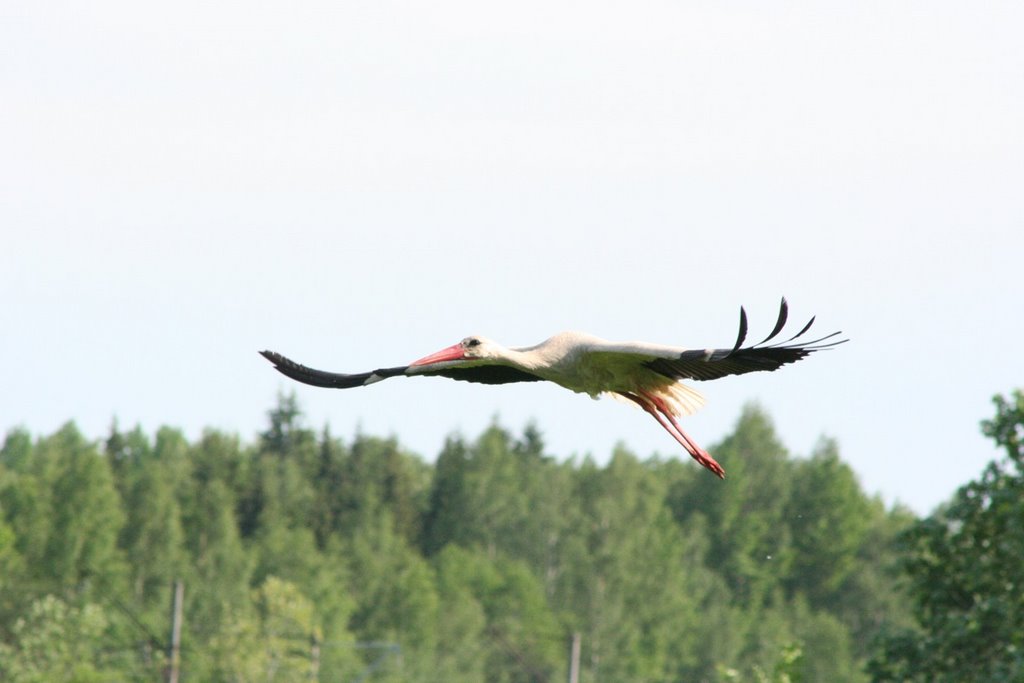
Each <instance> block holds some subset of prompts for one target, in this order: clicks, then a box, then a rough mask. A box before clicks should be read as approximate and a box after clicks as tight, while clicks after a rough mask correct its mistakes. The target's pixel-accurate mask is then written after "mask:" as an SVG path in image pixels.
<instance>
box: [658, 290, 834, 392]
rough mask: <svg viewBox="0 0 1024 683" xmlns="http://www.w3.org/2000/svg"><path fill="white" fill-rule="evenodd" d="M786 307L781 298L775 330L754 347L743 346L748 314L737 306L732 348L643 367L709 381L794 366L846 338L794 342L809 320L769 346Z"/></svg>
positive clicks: (680, 356)
mask: <svg viewBox="0 0 1024 683" xmlns="http://www.w3.org/2000/svg"><path fill="white" fill-rule="evenodd" d="M788 316H789V305H788V304H787V303H786V299H785V298H783V299H782V304H781V306H780V307H779V318H778V320H777V321H776V323H775V328H774V329H773V330H772V331H771V334H769V335H768V336H767V337H765V338H764V339H763V340H761V341H760V342H758V343H757V344H754V345H753V346H747V347H744V346H743V341H744V340H745V339H746V336H747V312H746V311H745V310H743V308H742V307H740V331H739V334H738V335H737V337H736V343H735V344H734V345H733V347H732V348H731V349H706V350H704V351H683V352H681V353H679V354H678V355H677V356H676V357H675V358H656V359H654V360H650V361H647V362H646V363H645V365H646V366H647V367H649V368H651V369H652V370H654V371H655V372H658V373H660V374H662V375H665V376H666V377H670V378H672V379H695V380H708V379H718V378H719V377H725V376H727V375H742V374H745V373H748V372H760V371H772V370H777V369H779V368H780V367H782V366H783V365H786V364H787V363H795V362H796V361H798V360H800V359H801V358H806V357H807V356H808V355H810V354H812V353H814V352H815V351H821V350H823V349H828V348H831V347H833V346H837V345H839V344H842V343H844V342H846V341H848V340H847V339H840V340H838V341H828V340H829V339H832V338H834V337H836V336H837V335H839V334H841V332H833V333H832V334H829V335H826V336H824V337H819V338H818V339H814V340H811V341H797V340H798V339H800V338H801V337H803V336H804V334H806V333H807V331H808V330H809V329H811V325H812V324H814V318H811V319H810V320H809V321H808V322H807V324H806V325H804V326H803V328H802V329H801V330H800V331H799V332H797V333H796V334H795V335H793V336H792V337H790V338H789V339H787V340H785V341H783V342H776V343H775V344H768V342H770V341H771V340H772V339H775V337H777V336H778V335H779V333H780V332H782V329H783V328H784V327H785V326H786V319H787V318H788Z"/></svg>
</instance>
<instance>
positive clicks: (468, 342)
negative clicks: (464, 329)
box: [466, 337, 480, 348]
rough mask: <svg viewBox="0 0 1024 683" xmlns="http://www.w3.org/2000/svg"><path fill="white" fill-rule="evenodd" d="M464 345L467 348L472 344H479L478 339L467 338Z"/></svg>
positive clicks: (472, 345)
mask: <svg viewBox="0 0 1024 683" xmlns="http://www.w3.org/2000/svg"><path fill="white" fill-rule="evenodd" d="M466 346H468V347H469V348H472V347H474V346H480V340H479V339H477V338H475V337H474V338H472V339H467V340H466Z"/></svg>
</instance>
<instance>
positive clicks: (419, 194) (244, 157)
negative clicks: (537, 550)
mask: <svg viewBox="0 0 1024 683" xmlns="http://www.w3.org/2000/svg"><path fill="white" fill-rule="evenodd" d="M1022 8H1024V5H1021V4H1020V3H1016V2H1007V3H985V4H984V5H982V4H968V3H962V2H936V1H935V0H929V1H927V2H924V1H922V2H888V1H887V2H860V3H821V2H806V3H802V2H786V3H745V2H649V3H644V2H641V3H622V2H587V3H565V2H557V1H556V2H552V1H551V0H545V1H544V2H518V3H502V4H494V3H480V2H461V3H460V2H454V3H453V2H434V3H411V2H406V3H398V2H390V3H389V2H381V1H375V2H365V1H363V2H336V1H332V2H305V3H290V2H289V3H283V2H264V3H251V2H247V3H209V2H191V1H188V0H178V1H176V2H174V3H161V4H155V3H139V2H88V3H80V2H46V3H36V2H20V1H16V2H7V3H4V4H3V6H2V8H0V102H2V104H0V231H2V240H0V313H2V319H0V320H2V323H0V359H2V366H0V367H2V370H0V387H2V389H0V429H8V428H11V427H14V426H16V425H22V426H24V427H26V428H28V429H29V430H31V431H32V432H33V433H35V434H37V435H43V434H49V433H51V432H52V431H54V430H55V429H57V428H58V427H59V426H60V425H61V424H63V423H64V422H66V421H67V420H70V419H74V420H75V421H76V422H77V424H78V425H79V427H80V428H81V430H82V431H83V432H84V433H85V434H86V435H87V436H89V437H90V438H100V437H102V436H103V435H104V434H105V433H106V432H107V430H108V428H109V425H110V423H111V420H112V419H113V418H115V417H116V419H117V420H118V422H119V423H120V425H121V426H122V427H123V428H130V427H132V426H134V425H135V424H141V425H142V427H143V428H144V429H145V430H147V431H152V430H154V429H155V428H156V427H158V426H159V425H161V424H170V425H173V426H178V427H182V428H183V429H184V430H185V431H186V433H187V434H188V435H189V436H190V437H196V436H198V435H199V434H200V433H201V430H202V429H203V427H205V426H210V427H215V428H220V429H226V430H230V431H236V432H238V433H239V434H241V435H242V437H243V438H246V439H249V438H251V437H252V436H254V435H255V434H256V433H257V432H258V431H259V430H261V429H262V428H263V427H264V425H265V422H266V411H267V410H268V409H270V408H271V407H272V406H273V404H274V401H275V396H276V394H277V392H279V391H282V390H284V391H291V390H295V391H296V393H297V395H298V397H299V400H300V403H301V405H302V406H303V408H304V409H305V411H306V413H307V416H308V423H309V424H310V425H311V426H313V427H317V428H319V427H321V426H322V425H324V424H329V425H330V426H331V429H332V430H333V432H334V433H335V434H338V435H341V436H343V437H345V438H351V436H352V435H353V434H354V433H355V431H356V430H357V429H362V430H363V431H364V432H366V433H369V434H375V435H382V436H386V435H391V434H393V435H396V436H397V437H398V438H399V439H400V440H401V441H402V443H404V444H405V445H406V446H408V447H409V448H410V449H411V450H413V451H415V452H417V453H420V454H421V455H423V456H424V457H425V458H427V459H433V458H434V457H435V456H436V454H437V452H438V450H439V449H440V447H441V445H442V443H443V440H444V438H445V436H446V435H447V434H450V433H452V432H461V433H463V434H464V435H466V436H469V437H473V436H475V435H477V434H478V433H479V432H480V431H481V430H482V429H483V428H484V427H485V426H486V425H487V424H488V423H489V422H490V421H491V419H492V418H493V417H494V416H495V415H497V416H499V419H500V421H501V422H502V423H503V424H504V425H506V426H508V427H510V428H512V429H513V430H515V431H519V430H521V429H522V427H523V426H524V425H525V424H526V423H527V422H528V421H529V420H536V423H537V425H538V426H539V428H540V429H541V431H542V432H543V433H544V435H545V437H546V441H547V444H548V449H549V451H550V452H551V453H552V454H555V455H558V456H560V457H570V456H573V455H576V456H583V455H585V454H591V455H592V456H593V457H594V458H596V459H597V460H598V461H600V462H604V461H605V460H606V459H607V457H608V455H609V454H610V452H611V449H612V447H613V445H614V444H615V442H616V441H619V440H621V441H623V442H624V443H625V444H626V445H627V446H628V447H629V448H631V449H632V450H633V451H634V452H636V453H638V454H639V455H640V456H642V457H647V456H649V455H652V454H654V453H658V454H660V455H661V456H663V457H686V456H685V454H684V453H683V452H682V451H681V449H680V448H679V447H678V446H677V445H676V444H675V442H674V441H672V439H671V438H670V437H669V436H668V435H667V434H665V433H664V432H663V431H662V430H661V429H660V428H659V427H658V426H657V425H656V424H655V423H654V421H653V420H651V419H650V418H649V417H648V416H647V415H645V414H644V413H642V412H641V411H639V410H632V409H630V408H628V407H626V406H623V405H622V404H620V403H618V402H614V401H608V400H604V401H598V402H594V401H591V400H590V399H589V398H587V397H585V396H581V395H575V394H571V393H569V392H567V391H565V390H562V389H560V388H558V387H555V386H553V385H551V386H548V385H539V384H526V385H521V386H504V387H485V386H478V385H470V384H464V383H456V382H449V381H447V380H441V379H416V380H392V381H390V382H387V383H382V384H378V385H375V386H373V387H369V388H366V389H358V390H351V391H347V392H341V391H329V390H325V389H316V388H313V387H306V386H303V385H296V384H294V383H290V382H289V381H288V380H286V379H284V378H283V377H281V376H280V375H278V374H277V373H276V372H274V371H273V370H272V368H271V367H270V366H269V365H268V364H267V363H266V361H264V360H263V359H262V358H260V357H259V356H258V355H257V353H256V352H257V350H259V349H264V348H270V349H274V350H277V351H280V352H282V353H285V354H286V355H289V356H291V357H293V358H295V359H296V360H299V361H300V362H303V363H306V364H308V365H312V366H314V367H322V368H324V369H330V370H337V371H362V370H368V369H372V368H375V367H380V366H392V365H399V364H402V363H406V362H408V361H410V360H413V359H415V358H418V357H420V356H423V355H425V354H427V353H429V352H432V351H435V350H437V349H439V348H441V347H443V346H447V345H449V344H452V343H454V342H456V341H458V340H459V339H461V338H462V337H463V336H466V335H468V334H471V333H481V334H486V335H487V336H490V337H492V338H494V339H497V340H499V341H502V342H503V343H506V344H508V345H528V344H533V343H536V342H539V341H541V340H543V339H545V338H547V337H548V336H550V335H551V334H553V333H555V332H558V331H561V330H565V329H579V330H585V331H588V332H591V333H593V334H596V335H599V336H602V337H606V338H609V339H617V340H633V339H640V340H647V341H652V342H660V343H666V344H673V345H679V346H686V347H698V348H704V347H708V346H729V345H731V344H732V342H733V340H734V338H735V333H736V325H737V320H738V309H739V306H740V305H741V304H743V305H745V306H746V308H747V311H748V313H749V314H750V321H751V338H760V337H761V336H764V335H765V334H767V332H768V331H769V330H770V329H771V326H772V324H773V323H774V321H775V315H776V311H777V306H778V299H779V297H781V296H782V295H785V296H787V297H788V299H789V301H790V304H791V310H792V313H793V316H794V317H795V318H807V317H810V315H812V314H816V315H817V316H818V323H817V325H820V329H821V331H823V332H830V331H833V330H835V329H842V330H843V331H844V332H845V333H846V335H847V336H849V338H850V339H851V340H852V341H851V342H850V343H849V344H846V345H844V346H842V347H840V348H838V349H836V350H834V351H831V352H829V353H823V354H818V355H816V356H814V357H812V358H811V359H809V360H807V361H804V362H801V363H800V364H798V365H795V366H789V367H787V368H785V369H784V370H783V371H780V372H777V373H773V374H767V373H761V374H752V375H745V376H742V377H735V378H728V379H725V380H721V381H717V382H712V383H704V384H698V385H697V386H698V388H699V389H700V390H701V391H702V392H703V393H704V394H705V396H706V397H707V399H708V404H707V406H706V407H705V409H704V410H703V411H702V412H701V413H699V414H698V415H696V416H694V417H692V418H687V419H686V421H685V422H684V427H686V428H687V431H688V432H689V433H690V434H691V435H692V436H693V437H694V438H695V439H696V440H697V441H698V443H701V444H702V445H705V446H709V445H712V444H713V443H714V442H716V441H717V440H719V439H721V438H722V437H723V436H724V435H725V434H727V433H728V431H729V430H730V429H731V428H732V427H733V425H734V423H735V421H736V419H737V417H738V415H739V413H740V410H741V408H742V406H743V404H744V403H745V402H747V401H750V400H755V401H758V402H760V403H761V405H762V406H763V407H764V408H765V409H766V410H767V411H768V412H769V413H770V414H771V416H772V417H773V419H774V421H775V424H776V426H777V428H778V431H779V433H780V435H781V438H782V440H783V442H784V443H785V444H786V445H787V446H788V447H789V448H790V450H791V452H793V453H794V454H795V455H801V456H805V455H807V454H809V453H810V452H812V450H813V448H814V445H815V443H816V442H817V440H818V438H819V437H820V436H822V435H827V436H830V437H834V438H835V439H837V440H838V442H839V445H840V450H841V454H842V456H843V458H844V459H845V460H846V461H848V462H849V463H850V464H851V465H852V466H853V468H854V469H855V470H856V472H857V473H858V475H859V476H860V478H861V481H862V483H863V485H864V487H865V489H866V490H867V491H869V492H871V493H878V494H881V495H882V496H883V497H884V499H885V500H886V501H887V502H888V503H892V502H895V501H899V502H902V503H905V504H908V505H910V506H911V507H912V508H913V509H914V510H916V511H918V512H920V513H924V512H928V511H929V510H931V509H932V508H933V507H934V506H935V505H936V504H938V503H940V502H941V501H943V500H945V499H946V498H948V496H949V495H950V494H951V493H952V492H953V491H954V490H955V489H956V487H957V486H959V485H961V484H963V483H966V482H967V481H968V480H969V479H971V478H973V477H975V476H977V475H978V474H979V473H980V471H981V470H982V468H983V467H984V465H985V463H986V462H987V461H988V460H990V459H991V458H992V457H993V456H994V455H995V454H996V452H995V450H994V448H993V447H992V445H991V444H990V442H989V441H987V440H986V439H985V438H983V437H982V436H981V435H980V433H979V429H978V422H979V421H980V420H982V419H984V418H986V417H989V416H990V415H991V414H992V407H991V404H990V399H991V397H992V395H993V394H996V393H1007V392H1010V391H1011V390H1012V389H1014V388H1015V387H1020V386H1022V385H1024V353H1022V352H1021V344H1022V341H1021V337H1022V335H1021V332H1022V331H1024V323H1022V321H1021V318H1022V314H1024V303H1022V301H1024V298H1022V290H1024V286H1022V283H1024V274H1022V270H1024V268H1022V263H1024V256H1022V254H1024V126H1022V125H1021V121H1024V76H1022V74H1024V41H1022V40H1021V35H1022V30H1024V9H1022ZM795 322H797V323H802V322H803V320H798V321H795ZM722 464H723V465H724V466H725V468H726V470H728V469H729V462H727V461H724V462H723V463H722ZM728 485H729V483H728V480H726V481H725V482H724V483H723V482H719V481H718V480H717V479H715V478H714V477H712V476H710V474H709V475H708V486H728Z"/></svg>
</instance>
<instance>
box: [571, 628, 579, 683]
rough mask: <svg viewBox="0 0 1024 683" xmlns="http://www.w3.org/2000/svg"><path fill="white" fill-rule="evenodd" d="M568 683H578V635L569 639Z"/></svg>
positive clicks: (574, 634) (575, 634)
mask: <svg viewBox="0 0 1024 683" xmlns="http://www.w3.org/2000/svg"><path fill="white" fill-rule="evenodd" d="M569 683H580V634H579V633H573V634H572V637H571V638H570V639H569Z"/></svg>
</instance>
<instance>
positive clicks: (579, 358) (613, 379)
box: [455, 332, 704, 416]
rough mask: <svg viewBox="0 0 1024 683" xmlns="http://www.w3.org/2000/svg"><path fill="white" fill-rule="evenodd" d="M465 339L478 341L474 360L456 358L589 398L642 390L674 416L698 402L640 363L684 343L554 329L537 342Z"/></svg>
mask: <svg viewBox="0 0 1024 683" xmlns="http://www.w3.org/2000/svg"><path fill="white" fill-rule="evenodd" d="M470 339H478V340H480V345H479V347H478V349H479V356H478V358H479V360H477V359H476V358H470V359H467V360H465V361H455V362H456V363H459V362H461V363H466V364H472V363H475V362H479V363H480V364H494V363H500V364H504V365H508V366H510V367H515V368H517V369H520V370H525V371H526V372H529V373H531V374H534V375H537V376H538V377H540V378H541V379H544V380H547V381H549V382H553V383H555V384H557V385H559V386H561V387H565V388H566V389H569V390H570V391H575V392H576V393H579V394H587V395H589V396H590V397H591V398H595V399H596V398H600V397H601V396H603V395H607V396H611V397H613V398H616V399H619V398H621V393H623V392H630V393H637V392H640V391H647V392H651V393H654V394H658V395H659V396H661V398H663V399H664V401H665V402H666V403H667V404H668V405H669V406H671V408H672V409H673V410H672V413H673V414H674V415H676V416H679V415H691V414H693V413H694V412H695V411H696V410H697V409H698V408H700V407H701V406H702V405H703V404H704V398H703V396H701V395H700V393H699V392H698V391H697V390H696V389H693V388H691V387H688V386H686V385H685V384H683V383H682V382H680V381H678V380H673V379H670V378H667V377H665V376H664V375H662V374H659V373H658V372H655V371H654V370H651V369H649V368H647V367H646V366H644V363H645V362H646V361H650V360H654V359H655V358H666V359H670V358H677V357H679V356H680V355H681V354H682V353H683V352H685V351H686V349H684V348H680V347H675V346H663V345H659V344H649V343H647V342H612V341H608V340H607V339H601V338H600V337H595V336H594V335H592V334H587V333H585V332H560V333H558V334H556V335H554V336H553V337H550V338H549V339H545V340H544V341H542V342H541V343H540V344H535V345H534V346H526V347H519V348H508V347H504V346H502V345H501V344H498V343H497V342H495V341H493V340H491V339H488V338H486V337H482V336H479V335H475V336H473V337H470Z"/></svg>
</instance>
